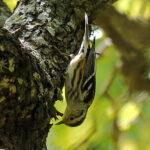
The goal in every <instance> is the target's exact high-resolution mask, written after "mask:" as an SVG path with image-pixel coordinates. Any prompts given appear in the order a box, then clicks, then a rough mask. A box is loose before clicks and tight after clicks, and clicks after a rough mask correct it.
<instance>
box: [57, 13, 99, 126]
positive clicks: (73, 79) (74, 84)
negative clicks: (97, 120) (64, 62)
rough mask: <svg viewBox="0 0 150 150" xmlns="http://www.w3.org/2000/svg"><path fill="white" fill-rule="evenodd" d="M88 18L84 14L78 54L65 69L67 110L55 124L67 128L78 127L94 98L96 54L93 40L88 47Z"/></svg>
mask: <svg viewBox="0 0 150 150" xmlns="http://www.w3.org/2000/svg"><path fill="white" fill-rule="evenodd" d="M88 30H89V27H88V16H87V14H86V13H85V33H84V37H83V41H82V44H81V47H80V50H79V52H78V54H77V55H76V56H75V57H74V58H73V59H72V60H71V62H70V64H69V65H68V68H67V72H66V73H67V74H66V81H65V96H66V101H67V108H66V110H65V113H64V115H63V119H62V121H60V122H59V123H57V125H59V124H66V125H68V126H72V127H74V126H78V125H80V124H81V123H82V122H83V121H84V119H85V117H86V114H87V110H88V108H89V106H90V105H91V104H92V102H93V99H94V96H95V85H96V77H95V74H96V53H95V39H94V40H93V43H92V47H91V48H90V45H89V33H88Z"/></svg>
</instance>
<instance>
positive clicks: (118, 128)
mask: <svg viewBox="0 0 150 150" xmlns="http://www.w3.org/2000/svg"><path fill="white" fill-rule="evenodd" d="M4 1H5V2H6V3H7V5H8V6H9V7H10V9H11V11H13V8H14V7H15V5H16V2H17V0H4ZM115 7H116V8H117V9H118V10H119V11H120V12H123V13H125V14H126V15H128V16H130V17H144V18H149V17H150V0H119V1H118V2H116V3H115ZM105 38H106V35H105V34H104V35H103V36H102V37H101V38H100V39H98V40H97V41H96V45H97V46H98V45H99V44H101V43H102V41H103V40H104V39H105ZM119 57H120V56H119V54H118V53H117V51H116V48H115V47H114V45H111V46H109V47H107V48H106V49H105V50H104V52H103V54H102V56H101V57H99V58H98V59H97V72H96V73H97V74H96V79H97V82H96V96H95V100H94V102H93V104H92V106H91V107H90V108H89V111H88V114H87V117H86V119H85V121H84V122H83V124H82V125H80V126H79V127H75V128H71V127H68V126H65V125H60V126H56V125H54V126H53V127H52V128H51V130H50V133H49V135H48V138H47V146H48V150H58V149H59V150H143V149H144V150H149V147H150V142H149V139H150V109H149V108H150V95H148V94H147V93H144V92H141V93H135V92H133V91H131V90H130V89H129V87H128V86H127V85H126V84H125V82H124V79H123V76H122V74H121V72H120V68H119V66H120V61H119ZM55 105H56V107H57V109H58V110H59V111H61V112H64V110H65V107H66V102H65V98H64V101H63V102H60V101H57V102H56V104H55ZM60 119H61V118H60ZM51 123H53V124H55V123H56V122H55V120H53V121H52V122H51Z"/></svg>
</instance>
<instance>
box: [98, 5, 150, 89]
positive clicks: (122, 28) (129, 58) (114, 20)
mask: <svg viewBox="0 0 150 150" xmlns="http://www.w3.org/2000/svg"><path fill="white" fill-rule="evenodd" d="M95 22H96V24H97V25H99V26H101V27H102V28H103V29H104V31H105V32H106V33H107V34H108V36H110V37H111V39H112V40H113V42H114V44H115V45H116V47H117V48H118V50H119V52H120V53H121V56H122V63H123V65H122V71H123V74H124V77H125V79H126V81H127V83H128V84H129V86H130V87H131V88H132V89H133V90H141V91H142V90H145V91H148V92H150V78H149V75H148V72H149V67H150V66H149V62H148V61H149V60H148V59H149V58H148V56H147V55H146V53H148V52H147V50H148V48H149V47H150V42H149V39H150V30H149V29H150V23H148V22H147V23H145V22H144V21H134V20H131V19H128V18H127V16H125V15H123V14H121V13H119V12H118V11H116V10H115V9H114V8H113V7H111V8H110V9H107V10H106V11H105V12H101V11H97V15H96V18H95Z"/></svg>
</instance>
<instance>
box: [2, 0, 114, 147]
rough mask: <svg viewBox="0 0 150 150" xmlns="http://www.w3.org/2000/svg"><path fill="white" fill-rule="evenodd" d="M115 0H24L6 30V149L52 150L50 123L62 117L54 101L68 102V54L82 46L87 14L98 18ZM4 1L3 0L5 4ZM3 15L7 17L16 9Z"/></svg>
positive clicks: (3, 87) (4, 60)
mask: <svg viewBox="0 0 150 150" xmlns="http://www.w3.org/2000/svg"><path fill="white" fill-rule="evenodd" d="M112 2H114V0H107V1H106V0H99V1H96V2H95V1H94V0H92V1H91V0H81V1H79V0H73V1H70V0H61V1H55V0H49V1H48V0H20V1H19V2H18V4H17V6H16V8H15V11H14V12H13V14H12V15H11V16H10V17H9V18H8V20H7V21H6V22H5V25H4V28H3V29H2V28H0V148H5V149H8V150H35V149H36V150H45V149H47V148H46V137H47V134H48V132H49V129H50V127H51V126H52V124H50V121H51V119H52V118H55V119H56V118H57V115H60V113H59V112H58V111H57V110H56V109H55V107H54V103H55V101H56V100H62V95H61V93H62V87H63V84H64V76H63V75H64V72H65V70H66V67H67V65H68V63H69V59H68V57H67V56H66V55H69V54H71V53H77V51H78V49H79V47H80V44H81V41H82V37H83V32H84V17H83V16H84V12H85V11H86V12H87V13H88V15H89V16H91V17H90V18H89V20H90V22H92V18H93V17H92V15H91V14H92V13H93V11H94V10H96V8H100V9H104V8H106V7H107V6H109V5H111V4H112ZM2 4H3V3H2V1H1V0H0V7H1V6H2V7H3V5H2ZM5 7H6V5H5ZM7 10H8V8H7ZM7 10H6V9H3V10H2V9H0V11H3V12H5V11H7ZM3 14H5V18H4V19H3V20H4V21H5V20H6V18H7V17H8V16H9V15H10V12H8V13H6V12H5V13H1V14H0V15H1V16H2V15H3ZM4 21H3V22H1V24H0V25H1V26H2V25H3V24H4Z"/></svg>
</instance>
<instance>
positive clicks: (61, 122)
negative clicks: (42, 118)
mask: <svg viewBox="0 0 150 150" xmlns="http://www.w3.org/2000/svg"><path fill="white" fill-rule="evenodd" d="M60 124H64V122H63V120H62V121H60V122H58V123H56V125H60Z"/></svg>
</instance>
